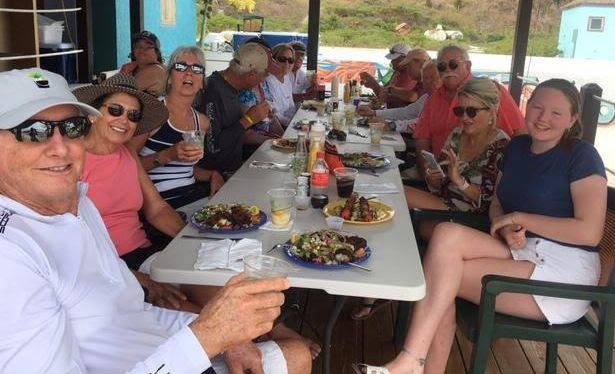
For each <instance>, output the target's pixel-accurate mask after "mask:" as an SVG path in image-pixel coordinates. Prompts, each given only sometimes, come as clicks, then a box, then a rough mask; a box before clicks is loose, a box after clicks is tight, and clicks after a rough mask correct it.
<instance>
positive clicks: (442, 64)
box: [438, 60, 464, 72]
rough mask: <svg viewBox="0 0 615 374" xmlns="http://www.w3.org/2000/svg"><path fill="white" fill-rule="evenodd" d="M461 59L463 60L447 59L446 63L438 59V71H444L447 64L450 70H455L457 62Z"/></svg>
mask: <svg viewBox="0 0 615 374" xmlns="http://www.w3.org/2000/svg"><path fill="white" fill-rule="evenodd" d="M463 61H464V60H461V61H457V60H449V62H448V64H447V63H446V62H444V61H440V62H438V71H440V72H445V71H446V67H447V66H448V68H449V69H450V70H455V69H457V68H458V67H459V64H460V63H462V62H463Z"/></svg>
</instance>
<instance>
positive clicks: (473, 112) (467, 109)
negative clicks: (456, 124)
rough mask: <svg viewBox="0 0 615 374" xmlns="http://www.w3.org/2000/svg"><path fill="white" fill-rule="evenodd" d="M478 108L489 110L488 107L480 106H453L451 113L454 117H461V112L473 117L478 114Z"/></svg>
mask: <svg viewBox="0 0 615 374" xmlns="http://www.w3.org/2000/svg"><path fill="white" fill-rule="evenodd" d="M480 110H489V108H487V107H482V108H477V107H475V106H466V107H463V106H456V107H454V108H453V114H455V116H456V117H459V118H461V117H463V113H465V114H467V115H468V117H470V118H474V117H476V115H477V114H478V112H479V111H480Z"/></svg>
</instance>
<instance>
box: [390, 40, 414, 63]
mask: <svg viewBox="0 0 615 374" xmlns="http://www.w3.org/2000/svg"><path fill="white" fill-rule="evenodd" d="M408 51H410V47H408V46H407V45H405V44H404V43H397V44H393V46H392V47H391V49H389V53H388V54H387V55H386V56H384V57H386V58H388V59H389V60H395V59H396V58H398V57H402V56H406V55H407V54H408Z"/></svg>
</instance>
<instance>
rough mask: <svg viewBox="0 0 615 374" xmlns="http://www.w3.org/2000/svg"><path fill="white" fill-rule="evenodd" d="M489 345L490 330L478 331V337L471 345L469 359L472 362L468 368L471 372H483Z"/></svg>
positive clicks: (476, 373)
mask: <svg viewBox="0 0 615 374" xmlns="http://www.w3.org/2000/svg"><path fill="white" fill-rule="evenodd" d="M481 330H482V329H481ZM490 346H491V331H489V332H486V331H485V332H479V335H478V338H477V339H476V341H475V342H474V345H473V346H472V357H471V361H470V362H471V363H472V367H471V368H470V372H471V373H472V374H483V373H484V372H485V368H486V367H487V357H488V355H489V349H490Z"/></svg>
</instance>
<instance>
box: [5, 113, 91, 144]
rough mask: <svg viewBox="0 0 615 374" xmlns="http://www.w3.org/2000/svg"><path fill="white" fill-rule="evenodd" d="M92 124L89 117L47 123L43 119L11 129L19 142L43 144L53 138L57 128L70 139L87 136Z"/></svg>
mask: <svg viewBox="0 0 615 374" xmlns="http://www.w3.org/2000/svg"><path fill="white" fill-rule="evenodd" d="M91 126H92V123H91V122H90V120H89V119H88V118H87V117H81V116H80V117H71V118H67V119H65V120H62V121H45V120H42V119H29V120H26V121H24V122H22V123H21V124H19V125H18V126H15V127H13V128H12V129H9V131H10V132H12V133H13V135H15V139H17V141H18V142H24V143H43V142H45V141H47V140H48V139H49V138H51V137H52V136H53V131H54V129H55V128H56V127H58V128H59V129H60V134H62V136H66V137H68V138H69V139H77V138H79V137H82V136H86V135H87V134H88V132H90V127H91Z"/></svg>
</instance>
